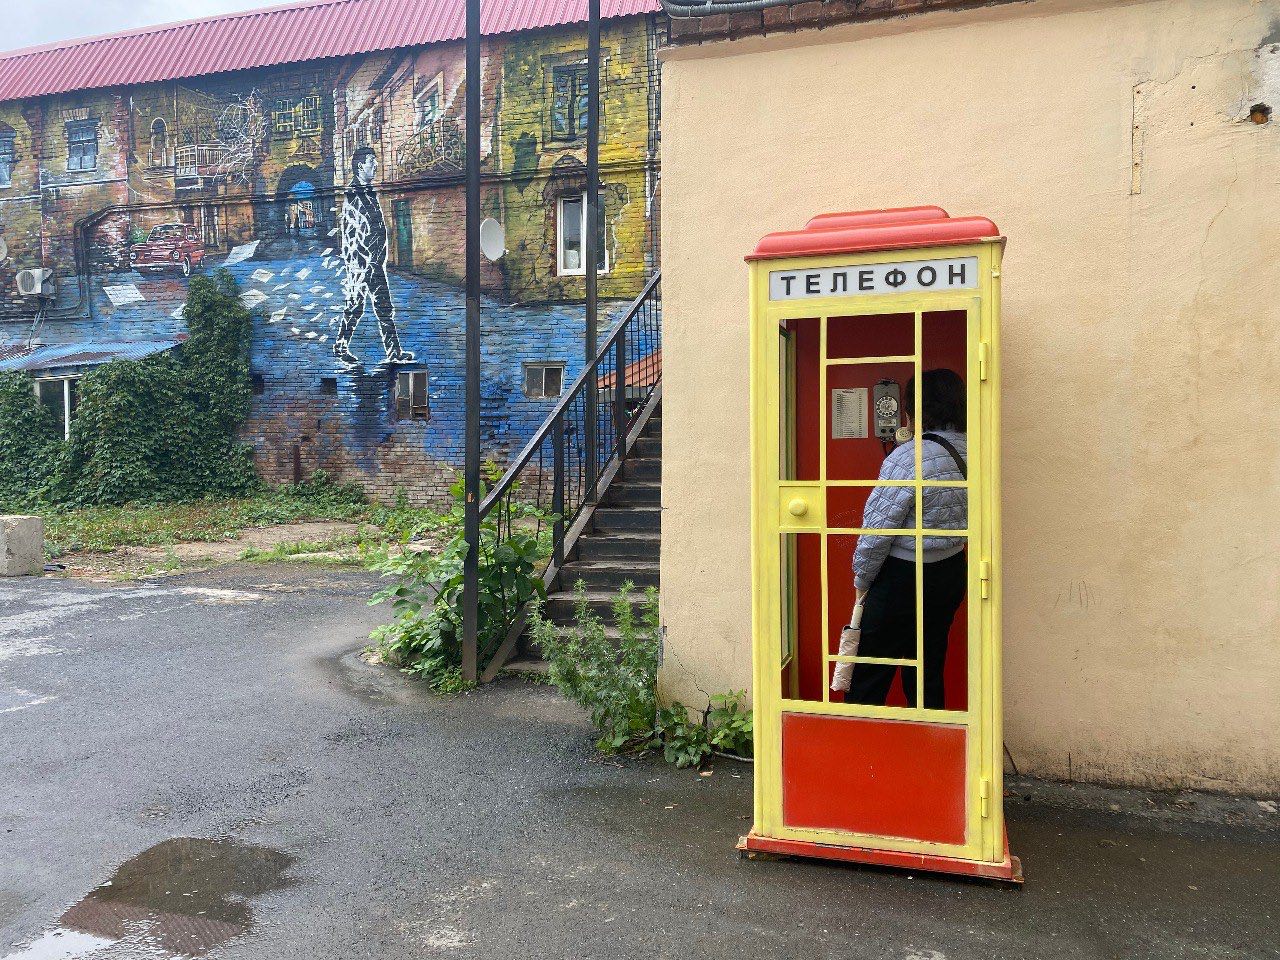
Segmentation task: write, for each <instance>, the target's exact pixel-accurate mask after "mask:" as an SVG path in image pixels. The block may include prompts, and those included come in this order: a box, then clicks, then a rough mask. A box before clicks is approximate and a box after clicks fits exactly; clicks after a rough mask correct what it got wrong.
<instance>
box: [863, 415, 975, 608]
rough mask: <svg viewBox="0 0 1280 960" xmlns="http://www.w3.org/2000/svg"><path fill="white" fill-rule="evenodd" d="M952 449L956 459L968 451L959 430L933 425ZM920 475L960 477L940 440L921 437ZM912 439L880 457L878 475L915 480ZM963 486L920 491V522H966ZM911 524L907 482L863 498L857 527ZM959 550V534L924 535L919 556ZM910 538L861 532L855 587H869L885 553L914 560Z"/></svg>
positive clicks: (942, 525) (929, 558)
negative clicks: (921, 507) (922, 516)
mask: <svg viewBox="0 0 1280 960" xmlns="http://www.w3.org/2000/svg"><path fill="white" fill-rule="evenodd" d="M930 432H931V433H936V434H938V435H939V436H941V437H945V438H946V439H947V440H949V441H950V442H951V445H952V446H953V447H955V448H956V451H957V452H958V453H959V454H960V457H961V459H963V460H966V461H967V460H968V458H969V450H968V446H967V444H966V443H965V437H964V434H963V433H954V432H952V431H950V430H933V431H930ZM920 456H921V468H922V469H923V471H924V479H925V480H963V479H964V475H963V474H961V472H960V469H959V468H958V467H957V466H956V462H955V460H953V459H952V457H951V454H950V453H948V452H947V449H946V448H945V447H943V446H942V445H941V444H937V443H934V442H933V441H932V440H925V441H924V446H923V448H922V449H921V451H920ZM915 467H916V449H915V441H914V440H912V441H910V442H908V443H904V444H902V445H901V446H899V447H898V448H897V449H895V450H894V451H893V452H892V453H891V454H889V456H887V457H885V460H884V463H883V464H881V466H880V479H881V480H913V479H915ZM965 494H966V490H965V488H963V487H934V488H932V489H929V488H926V489H925V491H924V527H925V528H926V529H930V530H963V529H964V528H965V527H966V526H967V525H968V522H969V510H968V498H967V497H966V495H965ZM915 525H916V510H915V490H913V489H912V488H911V487H876V488H875V489H873V490H872V491H871V496H870V497H868V498H867V506H866V509H865V510H864V511H863V514H862V526H863V527H865V528H868V529H890V530H905V529H908V528H910V527H914V526H915ZM963 549H964V537H925V538H924V561H925V563H932V562H934V561H935V560H945V559H947V557H951V556H954V555H955V554H957V553H959V552H960V551H961V550H963ZM915 555H916V554H915V538H914V537H891V536H877V535H876V534H873V533H864V534H863V535H862V536H860V537H859V538H858V548H857V550H855V551H854V554H853V582H854V586H856V587H857V588H858V589H859V590H866V589H868V588H870V586H871V584H872V583H873V582H874V581H875V579H876V576H877V575H878V574H879V573H880V568H881V567H882V566H883V565H884V561H885V557H890V556H892V557H901V558H902V559H904V560H914V559H915Z"/></svg>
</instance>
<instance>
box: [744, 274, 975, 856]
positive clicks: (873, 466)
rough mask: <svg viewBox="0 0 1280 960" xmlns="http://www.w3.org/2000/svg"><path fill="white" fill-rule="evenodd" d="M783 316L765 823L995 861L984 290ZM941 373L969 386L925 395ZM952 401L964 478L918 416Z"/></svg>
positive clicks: (827, 837)
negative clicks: (987, 656)
mask: <svg viewBox="0 0 1280 960" xmlns="http://www.w3.org/2000/svg"><path fill="white" fill-rule="evenodd" d="M858 309H859V311H863V308H862V307H861V306H859V308H858ZM773 319H776V320H777V330H778V336H777V350H778V353H777V366H776V368H774V369H776V370H777V392H776V394H774V395H773V399H774V400H776V409H777V410H778V412H779V415H778V423H777V439H778V446H777V474H776V493H777V496H776V510H777V514H776V516H777V530H778V531H779V539H778V544H777V546H778V549H777V553H776V554H774V555H773V559H774V560H775V561H776V570H774V574H771V575H769V576H770V577H773V576H774V575H776V578H775V579H773V580H772V582H773V583H776V584H777V585H778V595H777V603H776V604H773V605H771V606H770V609H771V611H772V616H773V617H774V618H776V619H775V622H774V624H773V627H774V630H776V634H775V637H776V641H777V642H776V648H775V649H776V650H777V659H776V660H772V659H771V660H770V662H771V664H772V666H771V667H770V669H776V671H777V672H776V674H775V675H774V683H776V686H775V687H774V688H773V689H772V690H770V691H769V695H767V696H765V697H763V698H761V697H759V696H757V704H758V705H760V704H761V703H763V704H766V705H768V706H771V707H772V708H773V717H774V721H775V726H774V729H773V730H772V731H770V734H769V736H768V737H767V740H766V742H765V743H763V744H762V746H763V747H764V749H765V750H766V751H768V750H769V749H770V747H772V748H773V750H774V752H773V754H772V756H770V757H767V758H765V764H764V769H763V773H764V775H765V776H768V777H771V778H772V780H773V782H774V783H775V788H774V789H769V790H767V791H766V797H767V799H766V800H765V805H766V809H765V810H764V811H763V813H764V817H765V821H766V823H767V824H768V825H769V832H770V833H772V834H773V835H778V836H784V837H792V838H795V839H807V840H811V841H815V842H837V843H841V844H845V845H859V844H862V843H865V844H866V845H869V846H876V847H888V848H893V849H902V850H907V851H918V852H929V853H932V854H937V855H943V856H959V857H966V858H969V859H991V858H992V857H994V856H995V855H996V851H994V850H993V849H991V846H992V845H991V843H990V842H989V840H990V837H989V832H988V836H987V840H986V842H984V837H983V834H984V831H983V830H982V829H981V826H982V825H981V818H982V816H983V815H984V814H985V813H986V810H987V806H988V804H987V803H986V802H985V801H984V799H983V797H984V791H989V790H990V786H989V783H988V781H987V780H986V779H984V778H983V776H982V769H981V764H980V762H979V758H980V757H981V756H982V755H983V751H982V749H980V746H981V742H982V741H981V738H982V736H983V729H982V726H983V722H984V719H983V718H984V716H985V715H986V710H987V707H988V706H989V704H986V703H984V702H983V700H984V699H988V698H984V696H983V694H982V688H983V684H982V682H981V676H982V646H983V643H982V637H981V635H980V634H981V627H980V622H981V618H980V616H979V610H978V608H979V605H980V597H981V595H982V594H983V593H984V590H985V585H984V584H983V582H982V575H983V570H984V568H983V566H982V559H983V557H982V547H981V544H982V542H983V539H982V536H981V532H982V517H981V497H980V496H979V495H978V486H979V485H978V484H977V482H976V479H977V478H978V477H980V476H981V470H982V463H981V457H980V442H979V441H980V437H979V436H978V424H979V420H980V415H979V413H980V412H979V391H978V383H977V381H978V379H979V377H978V364H977V356H976V354H977V352H978V351H977V349H976V343H977V339H976V338H977V334H978V324H979V322H980V311H979V309H978V301H976V300H972V299H965V300H952V301H948V302H942V303H939V304H938V305H937V306H931V308H930V309H927V310H911V311H906V312H903V311H901V309H899V311H898V312H858V313H856V314H853V313H851V314H848V315H830V316H816V317H798V318H797V317H791V318H783V317H775V318H773ZM771 326H772V324H771ZM931 371H951V374H952V375H953V376H950V377H948V375H945V374H944V375H938V374H934V373H931ZM922 374H923V375H925V376H924V377H923V378H922ZM940 377H941V379H940ZM946 379H950V381H951V384H952V385H953V386H954V385H955V383H956V381H959V382H960V386H959V388H958V390H959V395H958V398H957V397H956V396H953V395H950V394H948V392H947V391H946V390H945V389H943V390H941V393H942V397H941V399H939V398H938V397H937V396H934V394H937V393H938V392H939V390H937V389H933V388H936V387H938V386H939V384H940V383H941V380H946ZM926 380H928V383H926ZM943 386H945V384H943ZM953 392H954V391H953ZM948 402H950V404H951V407H952V408H953V409H952V415H951V416H952V419H960V420H963V421H965V422H963V423H956V424H953V426H954V427H955V428H956V429H955V430H953V431H948V432H944V433H942V434H941V436H942V438H943V439H945V440H947V441H948V442H949V443H950V444H951V446H952V447H953V448H955V450H956V453H957V454H958V455H959V457H960V460H961V461H963V464H964V470H965V471H966V473H967V477H965V476H964V475H963V474H962V473H961V472H960V465H959V464H956V463H955V457H953V456H952V454H951V453H950V451H948V450H947V449H946V446H945V445H944V444H941V443H938V442H935V441H933V440H930V439H926V438H922V434H924V433H932V432H934V431H931V430H929V429H926V428H925V426H924V425H923V424H922V418H921V417H920V416H912V415H911V413H912V412H915V411H921V410H922V409H923V410H925V412H926V414H927V415H930V416H934V417H936V416H938V415H939V408H940V407H941V408H943V409H945V408H946V407H947V403H948ZM955 408H958V410H959V415H958V416H957V415H956V413H955ZM931 426H935V427H940V426H941V424H936V423H935V424H931ZM770 433H772V431H770ZM770 442H771V441H770ZM895 451H896V452H895ZM889 458H892V459H891V461H890V463H889V465H888V466H887V467H886V460H887V459H889ZM886 476H887V477H890V479H882V478H883V477H886ZM971 491H972V493H971ZM869 503H870V509H869V507H868V505H869ZM860 547H861V549H860ZM855 557H857V558H858V560H857V562H858V565H859V566H860V568H862V569H863V570H864V574H866V575H870V576H871V577H872V586H871V588H870V591H869V593H868V596H867V599H866V603H865V605H864V607H863V618H864V622H863V632H862V639H861V644H860V647H859V649H858V650H857V652H856V654H855V655H853V656H849V655H847V652H846V653H845V654H842V652H841V648H840V639H841V628H842V627H843V626H844V625H846V624H848V623H849V621H850V619H851V614H852V609H853V606H854V599H855V583H854V566H855ZM841 664H845V665H846V666H845V668H844V669H845V670H849V671H851V678H850V687H851V689H850V692H849V694H847V695H846V694H844V693H840V692H835V691H833V690H832V681H833V679H834V677H835V675H836V671H837V670H838V669H839V668H840V665H841ZM775 698H776V699H775Z"/></svg>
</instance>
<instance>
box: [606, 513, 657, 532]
mask: <svg viewBox="0 0 1280 960" xmlns="http://www.w3.org/2000/svg"><path fill="white" fill-rule="evenodd" d="M591 526H592V528H593V530H594V531H595V532H596V533H598V534H604V533H637V532H639V533H655V534H656V533H657V532H658V531H659V530H660V529H661V528H662V511H661V510H659V509H658V508H657V507H597V508H596V512H595V513H594V514H592V515H591Z"/></svg>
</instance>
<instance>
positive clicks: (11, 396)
mask: <svg viewBox="0 0 1280 960" xmlns="http://www.w3.org/2000/svg"><path fill="white" fill-rule="evenodd" d="M62 456H63V443H62V427H61V426H60V425H59V424H58V421H57V419H56V418H55V417H54V416H53V414H52V413H50V412H49V410H48V409H47V408H46V407H44V406H42V405H41V404H40V403H38V402H37V401H36V398H35V393H34V391H33V390H32V388H31V378H30V377H28V376H27V375H26V374H25V373H0V505H3V504H17V505H21V504H27V503H30V502H33V501H37V500H41V499H44V498H45V496H46V494H47V491H48V489H49V487H50V485H51V483H52V482H53V480H54V478H55V476H56V475H57V473H58V470H59V467H60V465H61V461H62Z"/></svg>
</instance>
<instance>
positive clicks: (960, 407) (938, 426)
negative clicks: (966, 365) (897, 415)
mask: <svg viewBox="0 0 1280 960" xmlns="http://www.w3.org/2000/svg"><path fill="white" fill-rule="evenodd" d="M904 399H905V401H906V407H907V413H908V414H909V415H910V416H911V417H913V418H914V417H915V415H916V411H915V405H916V379H915V377H912V378H911V379H910V380H908V381H907V395H906V397H905V398H904ZM965 399H966V398H965V389H964V381H963V380H961V379H960V374H958V373H956V372H955V371H954V370H947V369H945V368H944V369H939V370H926V371H925V372H924V373H923V374H922V375H921V377H920V404H921V406H922V407H923V408H924V415H923V416H922V417H921V418H920V426H921V428H922V429H925V430H958V431H960V432H961V433H963V432H964V430H965V428H966V424H967V419H968V418H967V416H966V406H967V405H966V403H965Z"/></svg>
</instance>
